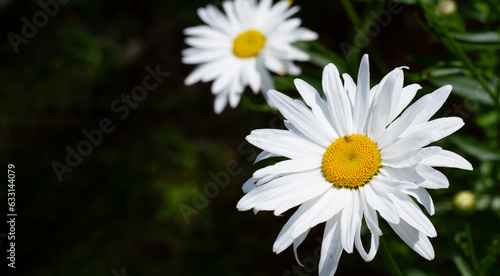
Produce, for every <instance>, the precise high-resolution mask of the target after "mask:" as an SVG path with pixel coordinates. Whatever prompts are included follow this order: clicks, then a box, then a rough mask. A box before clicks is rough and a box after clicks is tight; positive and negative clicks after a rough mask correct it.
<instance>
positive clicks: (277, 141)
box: [237, 55, 472, 275]
mask: <svg viewBox="0 0 500 276" xmlns="http://www.w3.org/2000/svg"><path fill="white" fill-rule="evenodd" d="M402 69H403V67H400V68H396V69H394V70H393V71H391V72H390V73H389V74H387V75H386V76H385V77H384V78H383V79H382V81H381V82H380V83H379V84H378V85H376V86H374V87H373V88H371V89H370V82H369V79H370V77H369V64H368V56H367V55H365V56H364V57H363V59H362V61H361V65H360V69H359V75H358V79H357V85H356V84H355V82H354V81H353V79H352V78H351V77H350V76H349V75H348V74H344V75H343V80H344V81H343V82H342V80H341V78H340V76H339V72H338V70H337V68H336V67H335V66H334V65H333V64H329V65H327V66H326V67H325V69H324V71H323V80H322V86H323V92H324V94H325V96H326V100H324V99H322V98H321V97H320V95H319V94H318V92H317V91H316V90H315V89H314V88H313V87H312V86H310V85H309V84H307V83H306V82H304V81H302V80H300V79H296V80H295V86H296V87H297V90H298V91H299V93H300V95H301V96H302V98H303V100H304V102H305V104H304V103H303V102H302V101H299V100H292V99H291V98H289V97H288V96H285V95H284V94H282V93H279V92H277V91H270V92H269V98H270V101H271V103H272V104H273V105H274V106H275V107H276V108H277V109H278V110H279V111H280V112H281V114H282V115H283V116H284V117H285V118H286V121H285V126H286V128H287V130H281V129H258V130H254V131H252V132H251V134H250V135H249V136H247V140H248V141H249V142H250V143H252V144H253V145H255V146H257V147H259V148H261V149H263V150H264V151H263V152H262V153H261V154H260V155H259V156H258V157H257V161H260V160H262V159H265V158H268V157H274V156H283V157H286V158H288V160H285V161H281V162H278V163H276V164H275V165H273V166H268V167H265V168H262V169H260V170H258V171H256V172H255V173H254V175H253V177H252V178H250V179H249V180H248V181H247V182H246V183H245V184H244V185H243V191H244V192H245V193H246V195H245V196H243V198H241V200H240V201H239V202H238V206H237V208H238V210H240V211H244V210H249V209H252V208H253V210H254V211H255V212H257V211H263V210H265V211H274V214H275V215H280V214H282V213H284V212H285V211H287V210H289V209H291V208H293V207H295V206H298V205H300V207H299V208H298V209H297V210H296V211H295V213H294V214H293V215H292V216H291V218H290V219H289V220H288V222H287V223H286V224H285V226H284V227H283V229H282V230H281V232H280V233H279V235H278V237H277V239H276V241H275V243H274V247H273V250H274V252H276V253H280V252H282V251H283V250H285V249H286V248H287V247H289V246H290V245H292V244H293V248H294V252H295V253H296V249H297V247H298V246H299V245H300V244H301V243H302V241H303V240H304V239H305V237H306V236H307V234H308V233H309V230H310V229H311V228H312V227H314V226H316V225H317V224H320V223H323V222H326V226H325V231H324V234H323V242H322V247H321V259H320V262H319V274H320V275H333V274H334V273H335V271H336V269H337V265H338V261H339V258H340V255H341V253H342V252H343V251H344V250H345V251H346V252H347V253H352V252H353V250H354V248H356V249H357V251H358V252H359V254H360V255H361V257H362V258H363V259H364V260H365V261H370V260H372V259H373V258H374V257H375V254H376V252H377V249H378V245H379V237H380V236H381V235H382V231H381V229H380V227H379V221H378V215H377V213H378V214H379V215H380V217H381V218H382V219H384V220H386V221H387V223H388V224H389V225H390V227H391V228H392V229H393V230H394V232H395V233H396V234H397V235H399V237H401V239H402V240H403V241H404V242H406V244H408V246H410V247H411V248H412V249H413V250H415V251H416V252H417V253H418V254H420V255H421V256H422V257H424V258H426V259H428V260H431V259H433V258H434V250H433V247H432V245H431V243H430V241H429V237H435V236H436V235H437V234H436V230H435V228H434V226H433V224H432V223H431V221H430V220H429V218H428V217H427V216H426V215H425V214H424V212H423V211H422V209H421V208H420V207H419V205H417V204H416V203H415V202H414V200H413V199H415V200H416V201H418V202H419V203H420V204H421V205H423V206H424V207H425V209H426V210H427V212H428V213H429V214H430V215H433V214H434V205H433V202H432V198H431V197H430V195H429V193H428V192H427V190H426V189H441V188H447V187H448V185H449V182H448V179H447V178H446V176H444V175H443V174H442V173H441V172H439V171H437V170H435V169H434V168H433V167H454V168H460V169H465V170H472V166H471V165H470V163H469V162H468V161H467V160H465V159H464V158H462V157H461V156H459V155H457V154H455V153H453V152H451V151H447V150H444V149H442V148H440V147H437V146H428V145H429V144H430V143H432V142H434V141H437V140H439V139H441V138H443V137H446V136H448V135H450V134H451V133H453V132H455V131H456V130H458V129H459V128H461V127H462V126H463V125H464V123H463V121H462V119H460V118H458V117H448V118H439V119H434V120H430V119H431V117H432V116H433V115H434V114H435V113H436V112H437V110H438V109H439V108H440V107H441V106H442V105H443V103H444V101H445V100H446V99H447V97H448V95H449V94H450V92H451V89H452V87H451V86H450V85H446V86H443V87H441V88H439V89H437V90H436V91H434V92H433V93H430V94H427V95H425V96H423V97H422V98H420V99H419V100H418V101H416V102H415V103H414V104H412V105H411V106H409V107H407V105H408V104H409V103H410V102H411V101H412V99H413V98H414V96H415V94H416V92H417V90H419V89H420V88H421V87H420V86H419V85H418V84H410V85H408V86H404V87H403V70H402ZM306 105H307V106H309V107H307V106H306ZM406 107H407V108H406ZM403 110H404V111H403ZM363 221H364V223H366V225H367V227H368V229H369V230H370V236H371V242H370V249H369V250H368V252H367V251H366V250H365V248H364V246H363V243H362V242H361V225H362V224H363Z"/></svg>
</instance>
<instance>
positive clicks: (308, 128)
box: [268, 90, 333, 147]
mask: <svg viewBox="0 0 500 276" xmlns="http://www.w3.org/2000/svg"><path fill="white" fill-rule="evenodd" d="M268 95H269V99H270V100H271V102H272V103H273V104H274V106H276V108H278V110H279V111H280V112H281V114H283V116H284V117H285V118H286V119H287V120H289V121H290V122H291V123H292V124H293V125H294V126H295V127H296V128H297V129H298V130H299V131H300V132H301V133H302V134H304V135H305V136H307V137H309V138H310V139H311V140H312V141H314V142H316V143H318V145H321V146H323V147H328V146H329V145H330V144H331V143H332V142H333V141H332V138H331V137H329V136H328V134H327V132H326V131H322V126H321V124H320V123H319V122H318V120H316V119H315V117H314V115H313V114H312V112H311V111H310V110H309V109H307V108H306V107H304V106H301V105H299V104H297V103H295V102H294V101H293V100H292V99H290V98H289V97H288V96H285V95H284V94H282V93H279V92H278V91H276V90H271V91H269V93H268Z"/></svg>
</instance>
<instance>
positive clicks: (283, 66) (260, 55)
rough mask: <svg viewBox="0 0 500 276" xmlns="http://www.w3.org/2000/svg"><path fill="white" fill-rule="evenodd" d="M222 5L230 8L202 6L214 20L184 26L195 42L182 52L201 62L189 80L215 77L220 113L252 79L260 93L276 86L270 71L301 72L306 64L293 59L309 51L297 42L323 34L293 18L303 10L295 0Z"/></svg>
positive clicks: (216, 105) (193, 61)
mask: <svg viewBox="0 0 500 276" xmlns="http://www.w3.org/2000/svg"><path fill="white" fill-rule="evenodd" d="M222 6H223V8H224V12H225V13H222V12H221V11H220V10H219V9H217V8H216V7H214V6H213V5H208V6H207V7H206V8H200V9H198V15H199V16H200V18H201V19H202V20H203V21H204V22H205V23H206V24H208V25H203V26H196V27H190V28H187V29H185V30H184V33H185V34H186V35H187V36H188V37H187V38H186V44H188V45H189V46H191V48H188V49H185V50H184V51H183V52H182V54H183V58H182V62H184V63H187V64H199V65H198V67H196V68H195V69H194V71H193V72H192V73H191V74H190V75H189V76H188V77H187V78H186V80H185V84H186V85H191V84H194V83H196V82H198V81H202V82H209V81H214V82H213V84H212V93H213V94H214V95H215V101H214V110H215V113H221V112H222V110H223V109H224V108H225V106H226V105H227V103H228V101H229V105H230V106H231V107H233V108H234V107H236V106H237V105H238V103H239V100H240V96H241V93H243V91H244V89H245V87H246V86H247V85H248V86H250V88H251V89H252V91H253V92H254V93H258V92H259V91H262V92H263V93H266V92H267V91H268V90H269V89H272V88H274V86H273V81H272V78H271V74H270V72H269V71H271V72H274V73H277V74H280V75H284V74H286V73H289V74H292V75H298V74H299V73H300V68H299V67H297V66H296V65H295V64H294V63H293V61H307V60H309V55H308V54H307V53H305V52H304V51H302V50H300V49H298V48H297V47H295V46H293V45H292V43H294V42H297V41H307V40H314V39H316V38H317V34H316V33H315V32H312V31H310V30H308V29H306V28H302V27H300V24H301V20H300V19H298V18H290V17H291V16H292V15H294V14H295V13H296V12H297V11H298V10H299V7H297V6H293V7H290V1H279V2H277V3H276V4H274V5H273V3H272V0H262V1H260V2H259V3H256V1H252V0H235V1H234V2H232V1H225V2H223V3H222Z"/></svg>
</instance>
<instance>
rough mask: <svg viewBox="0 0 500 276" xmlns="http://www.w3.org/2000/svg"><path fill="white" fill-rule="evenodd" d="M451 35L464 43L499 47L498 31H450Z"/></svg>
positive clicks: (499, 37) (499, 34)
mask: <svg viewBox="0 0 500 276" xmlns="http://www.w3.org/2000/svg"><path fill="white" fill-rule="evenodd" d="M451 36H453V38H455V39H456V40H457V41H458V42H461V43H464V44H470V45H480V46H495V47H500V33H497V32H484V33H465V34H461V33H451Z"/></svg>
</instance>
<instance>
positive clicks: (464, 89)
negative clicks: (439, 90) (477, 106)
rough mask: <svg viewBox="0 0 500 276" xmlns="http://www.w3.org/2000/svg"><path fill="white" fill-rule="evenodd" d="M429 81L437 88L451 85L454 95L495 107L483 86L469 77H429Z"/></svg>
mask: <svg viewBox="0 0 500 276" xmlns="http://www.w3.org/2000/svg"><path fill="white" fill-rule="evenodd" d="M429 81H430V82H431V83H432V84H434V85H436V86H443V85H447V84H451V85H452V86H453V90H452V91H451V92H452V93H454V94H456V95H458V96H460V97H463V98H466V99H469V100H472V101H477V102H479V103H482V104H486V105H493V100H492V99H491V97H490V95H489V94H488V92H486V90H484V88H483V87H482V86H481V84H480V83H479V82H478V81H476V80H474V79H471V78H470V77H467V76H460V75H450V76H444V77H429Z"/></svg>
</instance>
